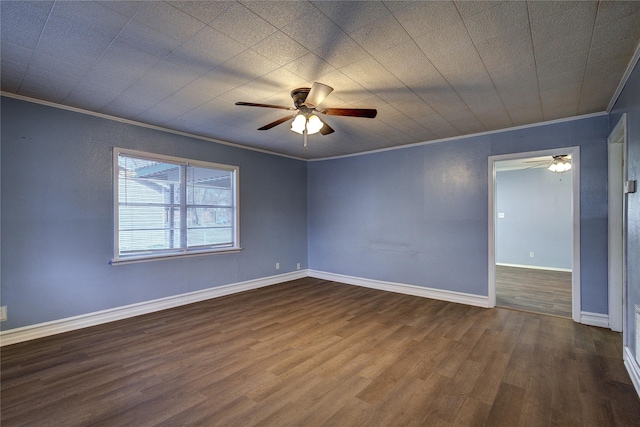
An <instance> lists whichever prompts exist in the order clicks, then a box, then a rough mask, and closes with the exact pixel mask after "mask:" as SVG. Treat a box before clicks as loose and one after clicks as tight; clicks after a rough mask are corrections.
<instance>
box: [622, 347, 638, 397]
mask: <svg viewBox="0 0 640 427" xmlns="http://www.w3.org/2000/svg"><path fill="white" fill-rule="evenodd" d="M623 359H624V366H625V367H626V368H627V372H629V377H631V382H632V383H633V386H634V387H635V389H636V393H638V397H640V366H639V365H638V362H636V359H634V358H633V354H631V349H630V348H629V347H627V346H626V345H625V346H624V352H623Z"/></svg>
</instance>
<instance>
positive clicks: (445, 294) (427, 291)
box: [309, 270, 488, 308]
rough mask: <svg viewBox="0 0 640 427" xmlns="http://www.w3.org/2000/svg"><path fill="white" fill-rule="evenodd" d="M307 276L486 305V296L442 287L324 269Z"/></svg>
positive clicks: (432, 297) (462, 302)
mask: <svg viewBox="0 0 640 427" xmlns="http://www.w3.org/2000/svg"><path fill="white" fill-rule="evenodd" d="M309 277H314V278H317V279H324V280H331V281H333V282H339V283H344V284H347V285H355V286H362V287H365V288H371V289H378V290H381V291H387V292H395V293H399V294H406V295H413V296H417V297H423V298H431V299H436V300H441V301H448V302H455V303H459V304H467V305H473V306H476V307H483V308H487V307H488V300H487V297H485V296H482V295H474V294H467V293H463V292H455V291H447V290H444V289H434V288H426V287H422V286H416V285H407V284H404V283H395V282H386V281H382V280H375V279H366V278H363V277H354V276H345V275H343V274H336V273H330V272H326V271H318V270H309Z"/></svg>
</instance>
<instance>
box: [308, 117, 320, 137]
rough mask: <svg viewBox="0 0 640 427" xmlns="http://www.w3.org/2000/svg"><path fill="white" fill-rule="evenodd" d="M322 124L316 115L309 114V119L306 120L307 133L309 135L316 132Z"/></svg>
mask: <svg viewBox="0 0 640 427" xmlns="http://www.w3.org/2000/svg"><path fill="white" fill-rule="evenodd" d="M322 126H324V123H322V120H320V119H319V118H318V116H315V115H313V114H312V115H311V116H309V121H308V122H307V133H308V134H309V135H312V134H314V133H318V132H319V131H320V129H322Z"/></svg>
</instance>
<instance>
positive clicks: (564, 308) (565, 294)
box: [495, 265, 572, 318]
mask: <svg viewBox="0 0 640 427" xmlns="http://www.w3.org/2000/svg"><path fill="white" fill-rule="evenodd" d="M495 281H496V305H497V306H498V307H510V308H515V309H519V310H525V311H531V312H535V313H544V314H552V315H555V316H561V317H567V318H571V292H572V288H571V272H566V271H552V270H540V269H532V268H521V267H507V266H503V265H496V274H495Z"/></svg>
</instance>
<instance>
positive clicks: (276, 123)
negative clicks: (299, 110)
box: [258, 114, 296, 130]
mask: <svg viewBox="0 0 640 427" xmlns="http://www.w3.org/2000/svg"><path fill="white" fill-rule="evenodd" d="M295 116H296V115H295V114H294V115H292V116H287V117H283V118H281V119H278V120H276V121H275V122H271V123H269V124H268V125H264V126H262V127H261V128H258V130H269V129H271V128H272V127H274V126H278V125H279V124H281V123H284V122H286V121H287V120H291V119H293V118H294V117H295Z"/></svg>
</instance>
